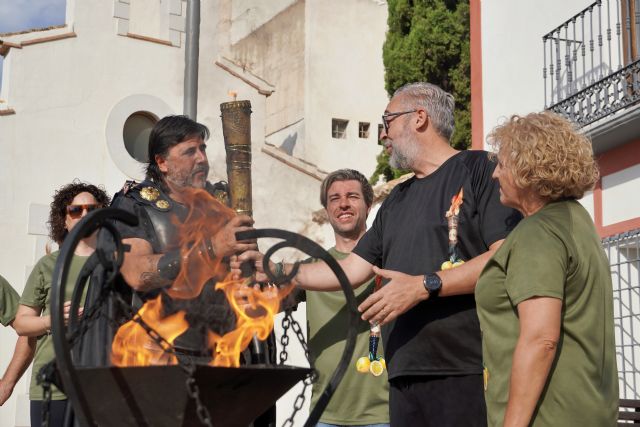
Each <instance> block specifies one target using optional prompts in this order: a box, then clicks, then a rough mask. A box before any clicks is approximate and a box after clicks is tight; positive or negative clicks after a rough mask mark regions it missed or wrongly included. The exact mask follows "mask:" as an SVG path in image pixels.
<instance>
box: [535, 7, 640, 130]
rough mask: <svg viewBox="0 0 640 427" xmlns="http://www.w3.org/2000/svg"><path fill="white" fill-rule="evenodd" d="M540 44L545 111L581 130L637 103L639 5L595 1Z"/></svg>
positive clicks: (639, 89) (639, 96)
mask: <svg viewBox="0 0 640 427" xmlns="http://www.w3.org/2000/svg"><path fill="white" fill-rule="evenodd" d="M636 11H637V12H636ZM542 44H543V53H544V63H543V69H542V77H543V80H544V102H545V108H548V109H550V110H553V111H555V112H557V113H560V114H562V115H564V116H566V117H568V118H570V119H572V120H573V121H575V122H576V123H578V124H579V125H581V126H585V125H587V124H590V123H593V122H594V121H596V120H599V119H601V118H603V117H605V116H607V115H610V114H613V113H615V112H616V111H619V110H621V109H623V108H626V107H628V106H630V105H633V104H635V103H636V102H637V101H639V100H640V55H639V52H640V0H597V1H595V2H594V3H592V4H591V5H589V6H588V7H586V8H585V9H584V10H582V11H580V12H579V13H577V14H576V15H574V16H573V17H571V18H570V19H568V20H567V21H565V22H564V23H562V24H560V25H559V26H558V27H556V28H554V29H553V30H552V31H550V32H549V33H548V34H546V35H544V36H543V37H542Z"/></svg>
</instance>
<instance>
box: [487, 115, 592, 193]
mask: <svg viewBox="0 0 640 427" xmlns="http://www.w3.org/2000/svg"><path fill="white" fill-rule="evenodd" d="M487 142H488V143H489V145H490V146H491V147H492V148H493V149H494V151H495V153H497V157H499V158H500V161H501V162H502V166H503V167H504V168H506V169H508V170H509V171H510V172H511V174H512V175H513V178H514V181H515V184H516V185H517V186H518V187H520V188H522V189H531V190H533V191H534V192H535V193H536V194H537V195H538V196H540V197H542V198H543V199H545V200H548V201H554V200H558V199H563V198H573V199H580V198H582V196H583V195H584V193H585V191H588V190H591V189H592V188H593V186H594V185H595V183H596V182H597V181H598V178H599V177H600V173H599V171H598V165H597V164H596V161H595V159H594V157H593V148H592V147H591V141H590V140H589V138H587V137H586V136H585V135H583V134H582V133H580V132H578V130H577V129H576V127H575V126H574V125H573V124H572V123H571V122H569V121H568V120H567V119H565V118H564V117H562V116H560V115H558V114H555V113H552V112H549V111H544V112H541V113H531V114H527V115H526V116H524V117H522V116H518V115H513V116H511V118H510V119H509V120H508V121H507V122H506V123H504V124H502V125H499V126H496V127H495V128H494V129H493V130H492V131H491V133H490V134H489V136H488V137H487ZM495 156H496V155H495V154H494V157H495Z"/></svg>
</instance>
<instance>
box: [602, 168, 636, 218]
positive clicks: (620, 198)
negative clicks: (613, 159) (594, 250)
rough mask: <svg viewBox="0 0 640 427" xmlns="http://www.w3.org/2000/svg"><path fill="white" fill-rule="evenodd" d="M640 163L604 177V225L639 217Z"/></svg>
mask: <svg viewBox="0 0 640 427" xmlns="http://www.w3.org/2000/svg"><path fill="white" fill-rule="evenodd" d="M639 189H640V165H635V166H632V167H629V168H626V169H623V170H621V171H618V172H615V173H612V174H609V175H607V176H604V177H602V225H604V226H606V225H610V224H615V223H617V222H621V221H626V220H629V219H633V218H637V217H638V212H640V197H638V190H639Z"/></svg>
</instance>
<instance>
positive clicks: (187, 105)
mask: <svg viewBox="0 0 640 427" xmlns="http://www.w3.org/2000/svg"><path fill="white" fill-rule="evenodd" d="M186 31H187V38H186V44H185V49H184V115H185V116H188V117H189V118H191V119H192V120H197V116H198V63H199V58H200V0H187V28H186Z"/></svg>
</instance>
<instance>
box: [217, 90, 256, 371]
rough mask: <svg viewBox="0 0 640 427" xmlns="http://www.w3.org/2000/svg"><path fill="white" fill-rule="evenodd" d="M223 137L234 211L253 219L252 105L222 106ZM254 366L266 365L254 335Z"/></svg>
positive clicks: (247, 268) (245, 271)
mask: <svg viewBox="0 0 640 427" xmlns="http://www.w3.org/2000/svg"><path fill="white" fill-rule="evenodd" d="M220 113H221V117H222V134H223V136H224V148H225V151H226V153H227V178H228V180H229V193H230V194H229V196H230V200H231V208H232V209H233V210H235V211H236V213H238V214H239V215H249V216H253V207H252V197H251V102H249V101H232V102H223V103H222V104H220ZM253 272H254V271H253V266H252V265H251V264H250V263H247V264H244V265H243V266H242V275H243V276H244V277H249V276H251V275H252V274H253ZM251 358H252V363H266V362H267V360H266V352H265V350H264V347H263V343H261V342H260V340H258V338H257V337H256V336H255V335H254V336H253V339H252V341H251Z"/></svg>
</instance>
